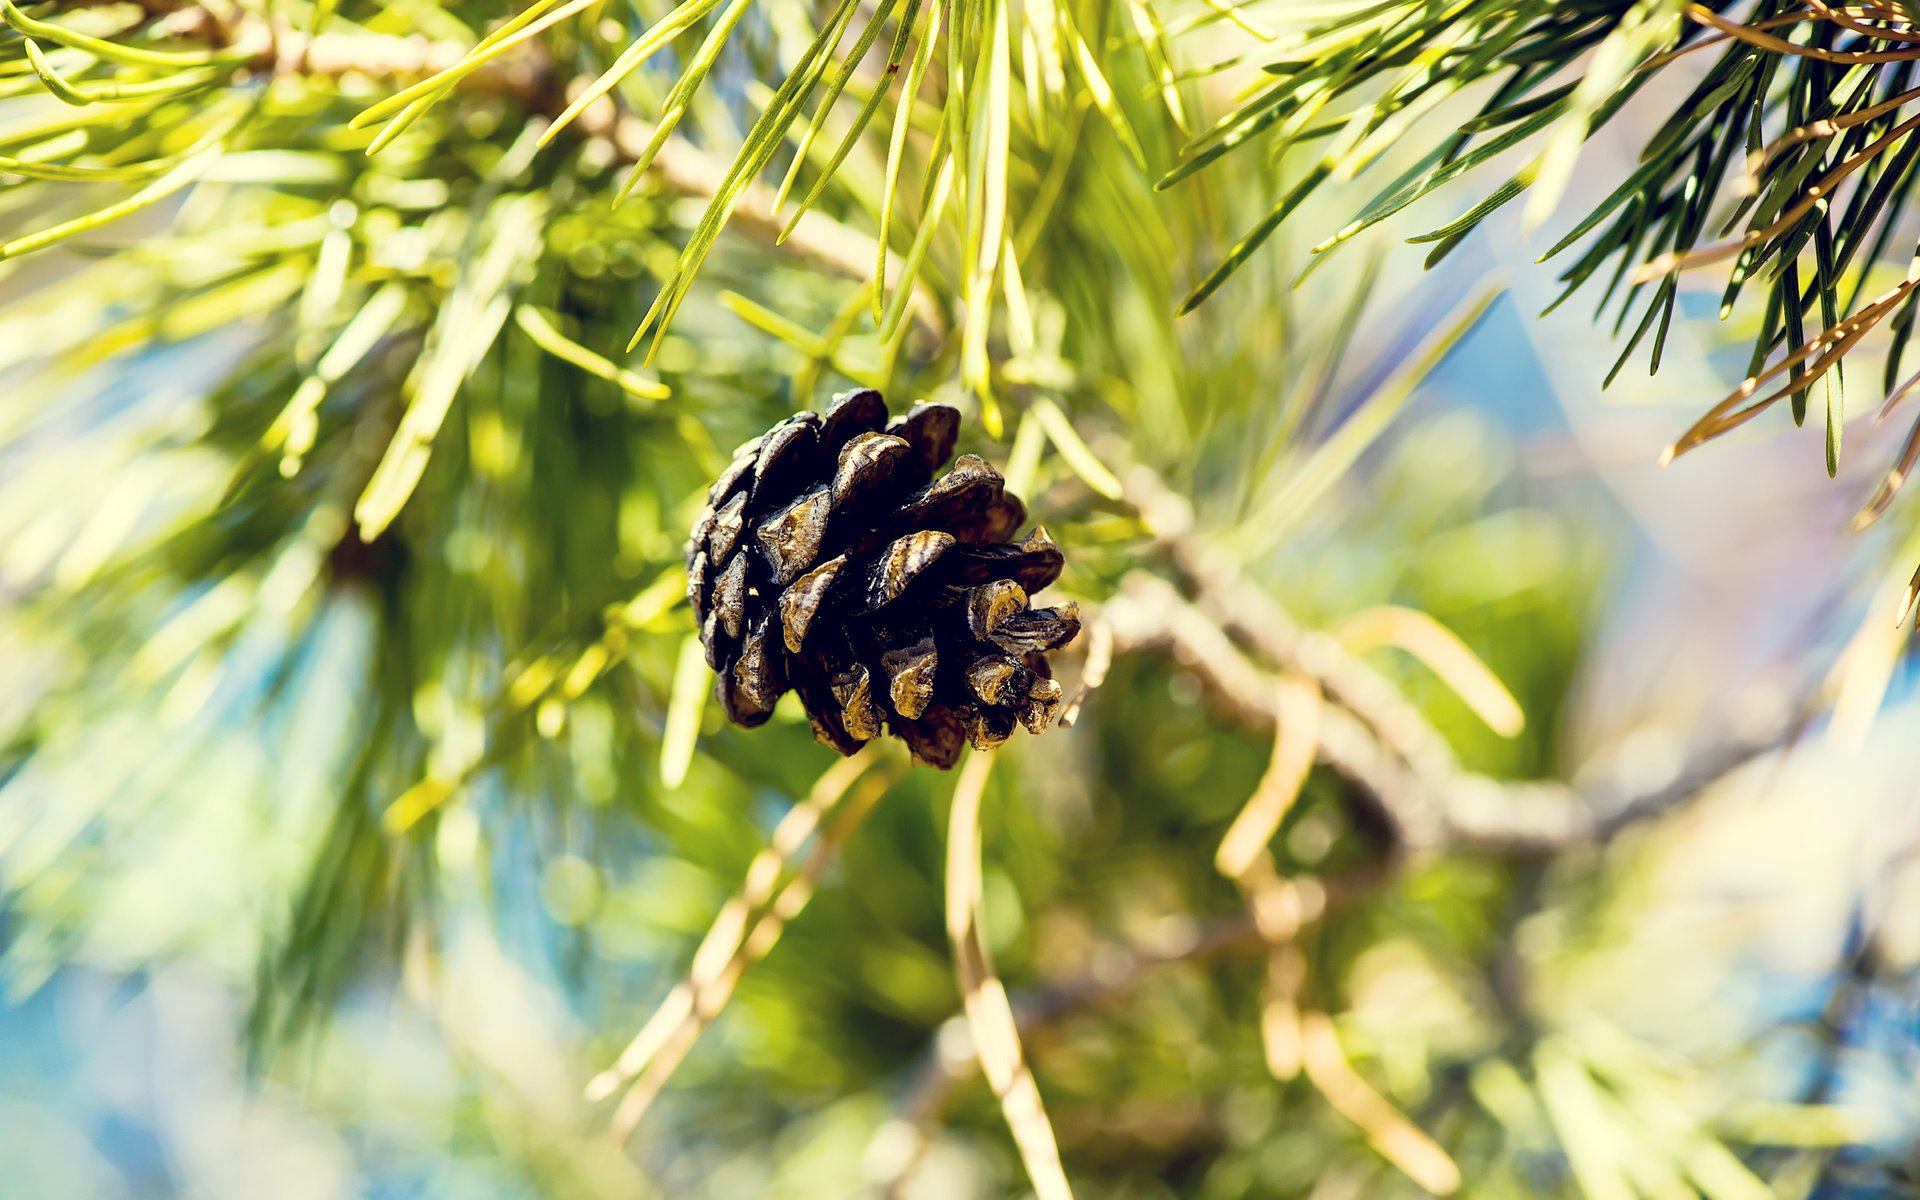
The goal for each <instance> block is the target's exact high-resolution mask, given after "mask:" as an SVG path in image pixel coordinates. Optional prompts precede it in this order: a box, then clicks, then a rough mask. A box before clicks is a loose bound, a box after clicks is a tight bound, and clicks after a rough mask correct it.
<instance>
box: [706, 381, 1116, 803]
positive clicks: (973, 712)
mask: <svg viewBox="0 0 1920 1200" xmlns="http://www.w3.org/2000/svg"><path fill="white" fill-rule="evenodd" d="M959 428H960V413H959V410H957V409H955V408H953V407H952V406H950V405H945V404H916V405H914V406H913V410H912V411H911V412H909V413H908V414H907V415H906V416H904V417H899V418H896V419H895V420H893V421H892V422H889V421H888V420H887V405H886V401H884V400H882V399H881V398H880V393H878V392H875V391H872V390H870V389H863V390H861V391H857V392H850V393H847V394H845V395H841V396H838V397H836V398H835V400H834V404H833V407H832V409H831V410H829V411H828V412H827V414H826V415H825V416H824V417H823V416H821V415H820V414H818V413H810V412H808V413H800V414H799V415H797V416H793V417H789V418H787V419H786V420H785V421H782V422H781V423H780V424H778V425H775V426H774V427H773V428H772V429H770V430H768V431H767V432H766V433H765V434H763V435H762V436H761V437H759V438H757V439H756V440H754V441H752V442H749V443H747V444H746V445H745V446H742V447H741V448H740V449H739V450H737V451H735V452H734V457H733V463H732V465H730V466H729V467H728V468H727V469H726V470H725V471H724V472H722V473H721V476H720V478H719V479H718V480H717V481H716V482H715V483H714V485H713V487H712V488H711V489H709V491H708V492H707V508H706V511H705V512H704V513H702V514H701V516H700V522H699V524H697V525H696V526H694V530H693V536H692V538H691V540H689V541H688V542H687V595H688V598H689V599H690V600H692V602H693V612H694V617H695V619H696V620H698V621H699V622H700V638H701V641H702V642H703V643H704V644H705V646H706V649H707V664H708V665H709V666H711V667H712V668H713V669H714V670H715V671H717V672H718V673H719V679H718V681H717V684H716V687H715V692H716V694H717V695H718V696H719V698H720V703H721V704H722V705H723V706H724V707H725V708H726V711H727V718H728V719H729V720H731V721H733V722H734V723H735V724H736V725H743V726H749V727H751V726H754V725H759V724H761V723H762V722H764V721H765V720H766V719H767V717H768V716H769V715H771V714H772V712H773V705H774V702H775V701H776V700H778V699H779V698H780V696H781V695H782V694H783V693H784V692H785V691H786V690H787V689H788V688H790V687H791V688H793V689H794V690H795V691H797V692H798V693H799V694H800V700H801V703H803V704H804V705H805V706H806V709H807V714H808V715H809V716H810V717H811V718H812V719H813V730H814V735H815V736H816V737H818V738H819V739H820V740H821V741H823V742H825V743H827V744H828V745H830V746H832V747H834V748H835V749H836V750H838V751H840V753H842V754H852V753H853V752H854V751H856V750H858V749H859V748H860V746H861V744H862V743H864V742H867V741H870V740H872V739H873V738H877V737H879V736H880V735H881V732H882V729H883V727H884V728H885V729H886V730H890V731H891V732H892V733H894V734H895V735H896V736H898V737H900V738H901V739H902V740H904V741H905V742H906V743H907V746H908V748H909V749H911V750H912V751H913V755H914V757H915V758H917V759H919V760H920V761H921V762H925V763H931V764H932V765H934V766H937V767H942V768H944V767H951V766H952V765H953V764H954V763H955V762H956V761H957V760H958V759H959V757H960V744H961V742H962V741H968V742H971V743H972V744H973V745H975V746H977V747H980V748H982V749H986V748H988V747H992V746H998V745H999V744H1000V743H1002V742H1004V741H1006V740H1007V738H1008V737H1009V736H1011V735H1012V733H1013V728H1014V726H1015V725H1016V724H1022V725H1025V726H1026V727H1027V728H1028V729H1029V730H1031V731H1032V732H1034V733H1039V732H1041V731H1042V730H1044V729H1045V728H1046V727H1047V725H1048V724H1049V723H1051V722H1052V720H1053V718H1054V716H1055V715H1056V714H1057V713H1058V712H1059V710H1060V701H1061V690H1060V685H1059V683H1057V682H1056V681H1055V680H1054V679H1053V677H1052V673H1051V672H1050V671H1049V670H1048V667H1047V653H1046V652H1047V651H1049V650H1052V649H1054V648H1055V647H1057V646H1062V645H1065V644H1066V643H1067V642H1070V641H1072V640H1073V638H1074V635H1075V634H1077V633H1079V632H1080V617H1079V611H1078V609H1077V607H1076V606H1075V605H1074V604H1073V603H1072V602H1071V601H1068V602H1067V603H1065V604H1062V605H1060V606H1059V607H1056V608H1032V607H1030V606H1029V603H1028V597H1029V596H1030V595H1032V594H1033V593H1034V592H1037V591H1039V590H1040V589H1041V588H1044V587H1046V586H1047V585H1048V584H1050V583H1052V582H1053V581H1054V580H1055V579H1057V578H1058V577H1059V575H1060V568H1061V565H1062V562H1063V559H1062V557H1061V553H1060V547H1059V546H1057V545H1055V544H1054V541H1053V539H1052V538H1050V537H1048V536H1047V532H1046V530H1044V529H1041V528H1038V527H1035V529H1034V530H1033V532H1032V533H1030V534H1028V535H1027V537H1026V540H1025V541H1022V542H1019V543H1017V544H1016V543H1014V542H1013V540H1012V539H1013V535H1014V533H1015V531H1016V530H1018V529H1019V528H1020V526H1021V525H1022V524H1024V523H1025V521H1026V518H1027V510H1026V506H1025V505H1023V504H1021V503H1020V499H1019V497H1017V496H1013V495H1009V494H1008V493H1007V492H1006V491H1005V489H1004V487H1003V482H1004V481H1003V480H1002V479H1001V478H1000V473H999V472H998V471H995V470H994V469H993V468H992V467H991V466H989V465H987V463H986V461H985V460H984V459H981V458H978V457H975V456H974V455H971V454H963V455H961V456H960V458H959V459H958V460H957V461H955V462H954V464H953V469H952V470H950V471H948V472H947V473H946V474H945V475H943V476H941V477H940V478H939V479H938V480H935V479H934V478H933V474H934V472H935V471H936V470H937V469H939V468H940V467H941V466H942V465H943V464H944V463H945V462H946V461H947V458H948V456H949V455H951V454H952V453H953V444H954V439H955V437H956V436H957V434H958V433H959Z"/></svg>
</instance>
